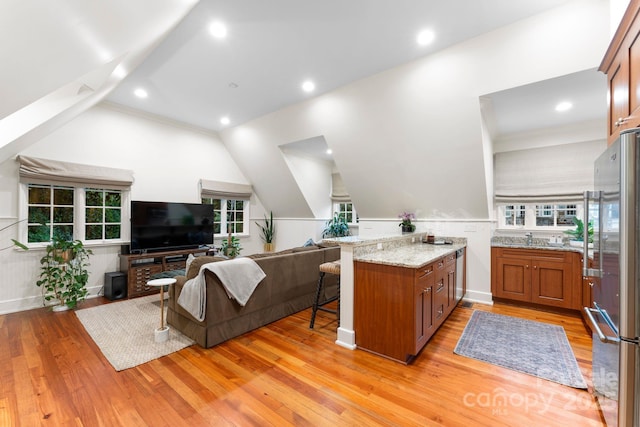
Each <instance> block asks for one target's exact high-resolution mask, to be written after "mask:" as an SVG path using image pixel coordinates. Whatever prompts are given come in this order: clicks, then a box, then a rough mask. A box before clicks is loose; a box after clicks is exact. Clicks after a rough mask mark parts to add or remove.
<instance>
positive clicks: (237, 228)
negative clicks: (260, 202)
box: [202, 197, 249, 234]
mask: <svg viewBox="0 0 640 427" xmlns="http://www.w3.org/2000/svg"><path fill="white" fill-rule="evenodd" d="M202 203H203V204H207V205H213V218H214V219H213V232H214V234H228V233H229V232H231V234H248V233H249V224H248V221H249V201H248V200H233V199H228V200H227V199H216V198H211V197H203V198H202Z"/></svg>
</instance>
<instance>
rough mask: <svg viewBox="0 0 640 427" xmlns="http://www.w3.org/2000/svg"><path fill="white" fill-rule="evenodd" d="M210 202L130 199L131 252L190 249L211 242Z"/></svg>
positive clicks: (211, 207)
mask: <svg viewBox="0 0 640 427" xmlns="http://www.w3.org/2000/svg"><path fill="white" fill-rule="evenodd" d="M213 218H214V217H213V205H203V204H199V203H168V202H146V201H132V202H131V251H132V253H140V252H158V251H167V250H177V249H192V248H198V247H200V246H202V245H210V244H212V243H213Z"/></svg>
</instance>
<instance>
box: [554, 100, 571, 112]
mask: <svg viewBox="0 0 640 427" xmlns="http://www.w3.org/2000/svg"><path fill="white" fill-rule="evenodd" d="M572 108H573V104H572V103H570V102H569V101H562V102H560V103H559V104H558V105H556V111H558V112H560V113H561V112H563V111H568V110H570V109H572Z"/></svg>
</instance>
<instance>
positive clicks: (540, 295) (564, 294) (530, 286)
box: [491, 247, 582, 310]
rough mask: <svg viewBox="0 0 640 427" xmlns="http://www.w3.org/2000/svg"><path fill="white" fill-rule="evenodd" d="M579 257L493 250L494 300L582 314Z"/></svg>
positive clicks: (570, 254) (508, 249)
mask: <svg viewBox="0 0 640 427" xmlns="http://www.w3.org/2000/svg"><path fill="white" fill-rule="evenodd" d="M579 256H580V254H577V253H573V252H568V251H554V250H544V249H517V248H499V247H494V248H492V259H491V263H492V268H491V270H492V280H491V282H492V283H491V285H492V286H491V287H492V289H491V290H492V292H493V296H494V298H500V299H507V300H515V301H522V302H528V303H534V304H541V305H545V306H551V307H560V308H569V309H574V310H579V309H580V306H581V302H582V301H581V299H582V289H581V287H582V283H581V280H577V278H580V276H579V272H577V271H576V272H575V273H574V271H575V270H576V268H577V265H578V263H579Z"/></svg>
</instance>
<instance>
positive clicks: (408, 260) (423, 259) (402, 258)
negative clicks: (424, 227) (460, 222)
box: [354, 242, 466, 268]
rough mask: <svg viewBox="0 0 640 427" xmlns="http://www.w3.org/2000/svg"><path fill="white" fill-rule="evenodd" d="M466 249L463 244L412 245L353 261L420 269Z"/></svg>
mask: <svg viewBox="0 0 640 427" xmlns="http://www.w3.org/2000/svg"><path fill="white" fill-rule="evenodd" d="M464 247H466V244H464V243H455V242H454V243H453V244H450V245H432V244H428V243H412V244H409V245H404V246H400V247H397V248H392V249H382V250H378V251H372V252H369V253H366V254H361V255H358V256H355V257H354V261H362V262H370V263H373V264H384V265H393V266H397V267H409V268H420V267H422V266H423V265H426V264H429V263H431V262H433V261H435V260H437V259H438V258H441V257H443V256H445V255H447V254H450V253H451V252H455V251H457V250H458V249H461V248H464Z"/></svg>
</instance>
